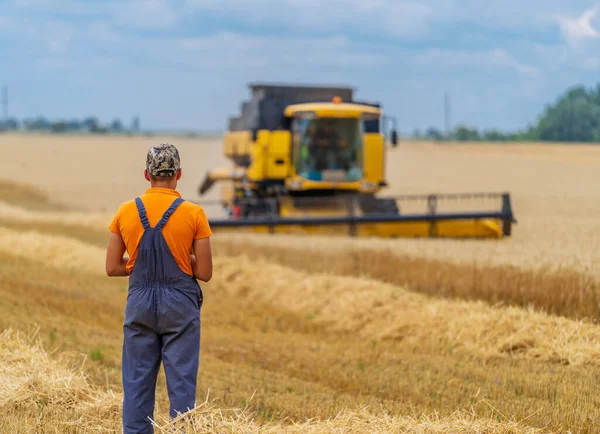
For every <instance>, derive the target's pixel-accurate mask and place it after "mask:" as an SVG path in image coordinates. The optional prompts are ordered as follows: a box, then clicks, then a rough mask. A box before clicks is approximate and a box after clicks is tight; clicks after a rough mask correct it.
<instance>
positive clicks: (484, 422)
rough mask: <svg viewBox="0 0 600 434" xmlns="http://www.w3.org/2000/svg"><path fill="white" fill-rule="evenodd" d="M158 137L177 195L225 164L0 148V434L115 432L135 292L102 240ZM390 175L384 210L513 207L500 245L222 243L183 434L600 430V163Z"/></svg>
mask: <svg viewBox="0 0 600 434" xmlns="http://www.w3.org/2000/svg"><path fill="white" fill-rule="evenodd" d="M159 141H171V142H173V143H174V144H176V145H177V146H178V147H179V149H180V152H181V156H182V160H183V161H182V166H183V170H184V176H183V178H182V181H181V184H180V191H181V192H182V194H183V196H184V197H185V198H188V199H191V200H198V199H199V198H198V196H197V193H196V188H197V186H198V184H199V183H200V182H201V180H202V178H203V176H204V173H205V171H206V170H208V169H209V168H212V167H215V166H217V165H227V164H228V163H227V162H226V161H224V159H223V157H221V145H220V142H219V140H218V139H193V138H168V137H167V138H157V137H136V138H128V137H99V136H98V137H85V136H81V137H77V136H42V135H41V136H34V135H2V136H0V151H2V155H3V156H4V158H2V159H0V170H1V173H2V174H1V175H0V178H2V181H0V279H1V283H0V414H1V415H2V418H0V432H1V433H4V432H7V433H30V432H31V433H76V432H86V433H87V432H119V430H120V399H121V395H120V393H121V385H120V379H121V377H120V375H121V374H120V357H121V344H122V329H121V326H122V321H123V310H124V306H125V299H126V296H127V281H126V280H124V279H118V278H113V279H110V278H108V277H106V276H105V275H104V247H105V244H106V239H107V236H108V232H107V228H106V227H107V225H108V223H109V219H110V218H111V217H112V213H113V212H114V211H115V210H116V207H117V206H118V205H119V203H121V202H122V201H124V200H128V199H131V198H133V197H135V196H136V195H138V194H140V193H141V192H142V191H143V190H144V189H145V188H147V186H146V182H145V180H144V179H143V177H142V171H143V168H144V158H145V153H146V151H147V148H148V147H149V146H150V145H152V144H155V143H156V142H159ZM387 168H388V181H389V183H390V189H389V192H387V193H388V194H405V193H406V194H408V193H435V192H474V191H509V192H510V193H511V194H512V197H513V205H514V210H515V213H516V217H517V219H518V220H519V223H518V224H517V225H516V226H515V227H514V235H513V237H511V238H509V239H505V240H501V241H457V240H405V239H396V240H380V239H349V238H339V237H336V238H335V239H332V238H327V237H302V236H261V235H255V234H231V233H227V234H225V233H218V232H216V231H215V236H214V239H213V246H214V247H213V249H214V254H215V273H214V278H213V280H212V281H211V282H210V283H209V284H207V285H205V286H204V293H205V304H204V307H203V316H202V322H203V328H202V350H201V367H200V375H199V386H198V396H199V401H200V402H201V404H200V406H199V408H198V409H197V410H196V411H195V413H194V417H193V418H192V420H191V421H190V422H189V425H188V426H186V429H185V432H190V433H191V432H219V433H220V432H235V433H255V432H266V433H275V432H277V433H280V432H283V433H286V432H289V433H300V432H302V433H304V432H306V433H326V432H327V433H329V432H335V433H363V432H375V433H390V432H393V433H503V434H508V433H513V434H522V433H528V434H529V433H545V432H561V433H563V432H564V433H567V432H570V433H595V432H597V431H598V426H600V397H599V395H598V393H597V389H598V387H597V384H598V379H599V375H600V326H599V325H597V320H598V319H600V300H599V299H598V298H597V291H596V288H597V278H598V272H597V271H596V270H595V267H594V266H595V263H596V261H597V259H598V258H599V256H600V253H599V251H598V249H597V248H596V245H597V244H599V243H600V235H598V231H597V228H598V226H599V225H600V217H599V215H600V214H599V213H598V211H600V200H598V199H600V197H598V196H600V188H598V187H597V185H600V184H599V183H598V182H597V181H600V170H599V169H600V148H594V147H591V146H567V145H564V146H562V145H541V144H527V145H514V144H506V145H503V144H499V145H483V144H481V145H480V144H474V145H458V144H452V145H448V144H447V145H436V144H432V143H401V144H400V146H399V147H398V148H397V149H394V150H391V151H390V153H389V154H388V158H387ZM217 197H218V189H216V191H214V192H211V195H210V197H209V198H212V199H214V198H217ZM207 211H208V210H207ZM158 387H159V393H158V396H157V414H156V418H157V420H156V424H157V432H164V433H167V432H173V430H172V428H173V426H172V424H171V423H170V422H169V421H168V420H167V419H166V418H165V417H166V411H167V409H168V400H167V395H166V389H165V385H164V376H163V375H162V373H161V377H160V381H159V386H158Z"/></svg>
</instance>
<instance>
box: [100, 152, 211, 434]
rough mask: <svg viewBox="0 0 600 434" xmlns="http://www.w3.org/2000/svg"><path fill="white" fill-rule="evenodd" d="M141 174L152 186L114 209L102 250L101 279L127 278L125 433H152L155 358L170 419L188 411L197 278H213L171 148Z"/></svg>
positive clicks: (200, 216)
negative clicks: (162, 376)
mask: <svg viewBox="0 0 600 434" xmlns="http://www.w3.org/2000/svg"><path fill="white" fill-rule="evenodd" d="M144 176H145V178H146V180H147V181H149V182H150V185H151V188H150V189H148V190H147V191H146V193H145V194H143V195H142V196H141V197H138V198H136V199H135V200H132V201H129V202H125V203H123V204H122V205H121V206H120V207H119V210H118V211H117V213H116V215H115V217H114V219H113V221H112V222H111V224H110V226H109V229H110V231H111V233H110V238H109V241H108V247H107V252H106V274H108V275H109V276H129V293H128V296H127V304H126V307H125V321H124V324H123V333H124V341H123V359H122V365H123V366H122V370H123V372H122V374H123V375H122V379H123V392H124V397H123V430H124V433H125V434H130V433H152V432H153V427H152V424H151V419H153V417H154V404H155V390H156V378H157V375H158V370H159V367H160V363H161V360H162V362H163V366H164V370H165V375H166V379H167V389H168V393H169V400H170V403H171V407H170V416H171V417H176V416H177V415H178V414H183V413H185V412H187V411H188V410H190V409H192V408H193V407H194V406H195V401H196V381H197V376H198V365H199V357H200V309H201V307H202V297H203V295H202V290H201V288H200V285H199V284H198V281H197V280H196V279H199V280H201V281H203V282H208V281H209V280H210V279H211V277H212V254H211V248H210V236H211V235H212V233H211V230H210V227H209V224H208V221H207V219H206V215H205V214H204V210H203V209H202V208H201V207H199V206H197V205H195V204H192V203H190V202H185V201H184V200H183V199H181V195H180V194H179V193H178V192H177V191H176V187H177V181H179V179H180V178H181V168H180V161H179V152H178V151H177V148H176V147H175V146H173V145H170V144H161V145H158V146H154V147H152V148H150V150H149V151H148V155H147V158H146V170H145V171H144ZM192 251H193V254H192V253H191V252H192ZM125 252H127V254H128V258H127V257H125V258H124V255H125Z"/></svg>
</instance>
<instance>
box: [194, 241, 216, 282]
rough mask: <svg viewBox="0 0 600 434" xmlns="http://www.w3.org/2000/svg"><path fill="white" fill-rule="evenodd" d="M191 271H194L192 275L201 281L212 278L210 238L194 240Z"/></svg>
mask: <svg viewBox="0 0 600 434" xmlns="http://www.w3.org/2000/svg"><path fill="white" fill-rule="evenodd" d="M192 271H193V272H194V277H195V278H196V279H198V280H201V281H203V282H208V281H209V280H210V279H211V278H212V272H213V264H212V252H211V249H210V238H202V239H199V240H195V241H194V254H193V255H192Z"/></svg>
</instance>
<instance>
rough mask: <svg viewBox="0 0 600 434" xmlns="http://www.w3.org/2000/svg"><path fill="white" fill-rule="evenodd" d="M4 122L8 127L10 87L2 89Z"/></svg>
mask: <svg viewBox="0 0 600 434" xmlns="http://www.w3.org/2000/svg"><path fill="white" fill-rule="evenodd" d="M2 120H3V121H4V124H5V125H6V124H7V122H8V85H4V87H2Z"/></svg>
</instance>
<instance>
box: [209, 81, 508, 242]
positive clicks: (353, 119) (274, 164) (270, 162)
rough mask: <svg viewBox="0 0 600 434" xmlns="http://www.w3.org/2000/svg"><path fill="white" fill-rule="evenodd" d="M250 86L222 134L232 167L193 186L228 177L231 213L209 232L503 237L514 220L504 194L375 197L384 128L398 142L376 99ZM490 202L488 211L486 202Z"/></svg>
mask: <svg viewBox="0 0 600 434" xmlns="http://www.w3.org/2000/svg"><path fill="white" fill-rule="evenodd" d="M250 87H251V89H252V100H251V101H249V102H245V103H243V104H242V113H241V116H239V117H236V118H232V119H230V122H229V131H228V132H227V133H226V135H225V138H224V148H225V149H224V153H225V156H226V157H228V158H229V159H230V160H231V161H232V162H233V167H232V168H230V169H215V170H212V171H210V172H209V173H208V174H207V175H206V179H205V180H204V182H203V183H202V185H201V186H200V188H199V193H200V195H204V194H205V193H206V192H207V191H208V190H209V189H210V188H211V187H212V185H213V184H214V183H215V182H217V181H229V182H230V186H231V188H229V190H227V192H226V193H224V194H223V197H222V200H221V201H220V204H221V205H222V206H223V207H224V209H225V210H226V211H227V213H228V215H229V218H226V219H222V220H213V219H211V220H210V223H211V226H212V227H213V228H215V229H216V230H220V229H225V228H229V229H235V230H239V229H244V228H246V229H251V230H253V231H255V232H266V233H308V234H332V233H342V234H349V235H353V236H378V237H455V238H465V237H475V238H502V237H504V236H510V234H511V226H512V224H513V223H514V222H515V220H514V217H513V213H512V209H511V202H510V195H509V194H507V193H475V194H473V193H470V194H445V195H435V194H432V195H425V196H416V195H413V196H399V197H386V198H381V197H378V196H377V195H376V194H377V193H378V192H379V191H380V190H381V189H382V188H385V187H386V186H387V183H386V181H385V154H386V142H387V141H388V140H387V139H388V137H386V136H387V134H386V132H389V133H390V134H389V139H390V140H389V142H391V145H392V146H396V145H397V142H398V135H397V132H396V130H395V119H393V118H389V117H386V116H384V115H383V111H382V109H381V107H380V105H379V104H376V103H366V102H357V101H354V100H353V95H352V94H353V90H352V89H351V88H345V87H335V88H332V87H314V86H310V87H309V86H286V85H268V84H253V85H251V86H250ZM390 120H391V121H392V124H394V125H393V128H391V129H388V128H387V124H388V122H389V121H390ZM224 191H225V190H224ZM490 203H494V204H495V205H494V209H492V210H490V209H489V208H485V207H488V206H490V205H489V204H490ZM482 206H483V207H484V208H483V209H482ZM459 207H462V208H459Z"/></svg>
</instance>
